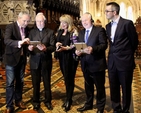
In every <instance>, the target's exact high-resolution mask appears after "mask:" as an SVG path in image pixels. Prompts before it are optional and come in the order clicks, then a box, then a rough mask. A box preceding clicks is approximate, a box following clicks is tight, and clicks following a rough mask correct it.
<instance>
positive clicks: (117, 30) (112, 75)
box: [105, 2, 138, 113]
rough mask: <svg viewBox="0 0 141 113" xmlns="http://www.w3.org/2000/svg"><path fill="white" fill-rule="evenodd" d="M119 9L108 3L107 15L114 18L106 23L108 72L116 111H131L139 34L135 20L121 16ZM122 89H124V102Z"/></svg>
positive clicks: (115, 5) (114, 4) (122, 112)
mask: <svg viewBox="0 0 141 113" xmlns="http://www.w3.org/2000/svg"><path fill="white" fill-rule="evenodd" d="M119 11H120V6H119V5H118V4H117V3H115V2H110V3H107V4H106V10H105V14H106V17H107V19H110V20H112V21H111V22H110V23H108V24H107V25H106V31H107V35H108V38H109V43H110V47H109V54H108V74H109V82H110V93H111V101H112V107H113V110H114V113H129V108H130V102H131V87H132V79H133V70H134V68H135V61H134V52H135V50H136V48H137V46H138V36H137V33H136V29H135V27H134V25H133V22H132V21H131V20H127V19H124V18H122V17H120V16H119ZM120 89H122V102H121V94H120ZM121 103H122V104H121Z"/></svg>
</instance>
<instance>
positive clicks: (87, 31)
mask: <svg viewBox="0 0 141 113" xmlns="http://www.w3.org/2000/svg"><path fill="white" fill-rule="evenodd" d="M88 37H89V30H86V35H85V43H87V41H88Z"/></svg>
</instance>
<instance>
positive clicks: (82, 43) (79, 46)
mask: <svg viewBox="0 0 141 113" xmlns="http://www.w3.org/2000/svg"><path fill="white" fill-rule="evenodd" d="M74 45H75V47H76V49H77V50H78V51H82V50H83V49H84V48H86V47H87V45H86V43H84V42H77V43H74Z"/></svg>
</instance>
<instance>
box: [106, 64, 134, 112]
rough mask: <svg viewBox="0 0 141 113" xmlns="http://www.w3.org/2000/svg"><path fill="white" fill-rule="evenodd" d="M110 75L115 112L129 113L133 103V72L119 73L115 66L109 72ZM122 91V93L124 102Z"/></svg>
mask: <svg viewBox="0 0 141 113" xmlns="http://www.w3.org/2000/svg"><path fill="white" fill-rule="evenodd" d="M108 73H109V82H110V93H111V101H112V107H113V109H114V111H121V110H122V111H123V112H124V113H126V112H127V113H128V112H129V108H130V103H131V86H132V79H133V70H132V69H131V70H130V71H118V70H117V69H116V67H115V66H114V68H113V70H108ZM120 91H122V102H121V93H120Z"/></svg>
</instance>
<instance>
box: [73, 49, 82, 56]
mask: <svg viewBox="0 0 141 113" xmlns="http://www.w3.org/2000/svg"><path fill="white" fill-rule="evenodd" d="M75 54H76V55H77V56H81V55H82V54H83V53H82V51H78V50H75Z"/></svg>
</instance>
